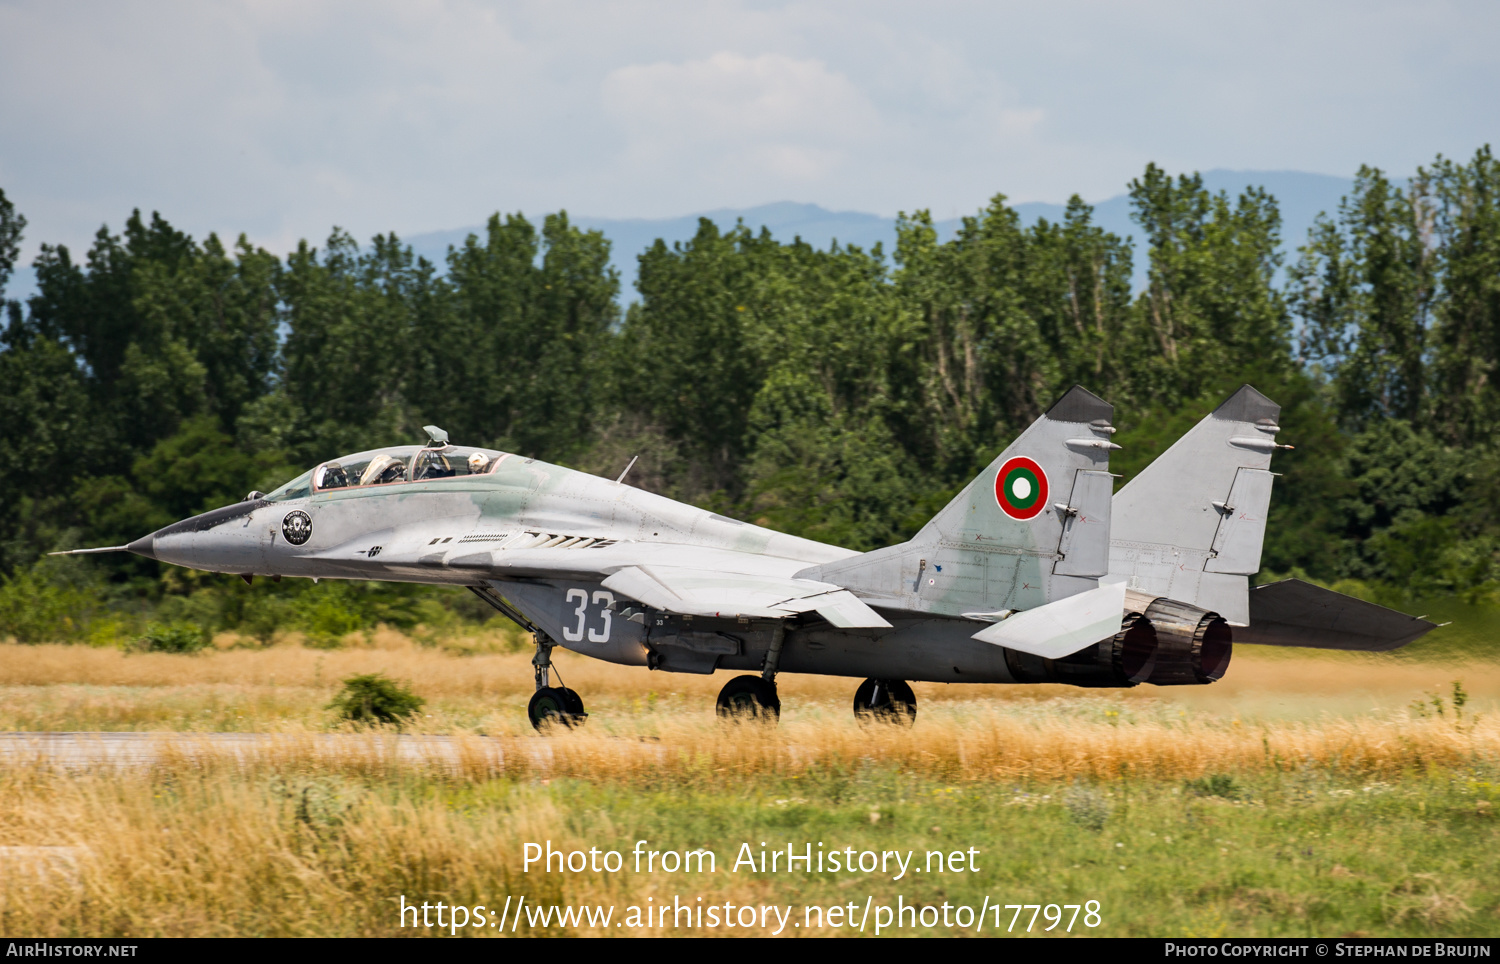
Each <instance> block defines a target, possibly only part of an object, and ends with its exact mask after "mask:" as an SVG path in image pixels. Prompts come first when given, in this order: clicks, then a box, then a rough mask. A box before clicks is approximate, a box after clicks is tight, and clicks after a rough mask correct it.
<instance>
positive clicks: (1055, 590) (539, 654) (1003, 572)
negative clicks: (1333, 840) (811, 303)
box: [73, 386, 1433, 729]
mask: <svg viewBox="0 0 1500 964" xmlns="http://www.w3.org/2000/svg"><path fill="white" fill-rule="evenodd" d="M1278 413H1279V409H1278V407H1277V406H1276V405H1275V404H1274V403H1272V402H1271V401H1270V400H1269V399H1266V398H1265V397H1264V396H1263V395H1261V394H1260V393H1259V392H1257V391H1255V389H1253V388H1250V387H1249V386H1246V387H1245V388H1242V389H1241V390H1240V391H1239V392H1237V393H1235V395H1234V396H1232V397H1231V398H1230V399H1229V400H1228V401H1226V402H1225V403H1224V404H1223V405H1221V406H1220V407H1219V408H1218V409H1217V410H1215V411H1214V412H1213V413H1212V414H1211V415H1209V416H1208V417H1207V418H1205V419H1204V420H1203V421H1202V422H1201V423H1199V425H1198V426H1196V427H1195V428H1194V429H1192V430H1191V431H1189V432H1188V433H1187V434H1186V435H1184V436H1183V438H1182V439H1180V440H1179V441H1178V442H1177V443H1176V444H1175V445H1173V446H1172V448H1171V449H1169V450H1168V451H1167V452H1166V453H1164V454H1163V455H1162V456H1161V457H1160V458H1158V459H1157V460H1156V461H1155V462H1154V463H1152V464H1151V465H1150V466H1149V467H1148V468H1147V469H1146V470H1144V471H1143V472H1142V473H1141V474H1140V475H1139V476H1138V477H1137V478H1135V479H1133V480H1131V481H1130V482H1129V484H1127V485H1126V486H1124V488H1123V489H1121V491H1120V492H1119V494H1118V495H1112V492H1113V488H1114V478H1115V477H1114V476H1113V475H1112V474H1111V473H1110V472H1109V455H1110V452H1111V451H1112V450H1115V449H1118V448H1119V446H1118V445H1117V444H1115V443H1114V442H1113V441H1111V436H1112V435H1113V434H1114V431H1115V430H1114V427H1113V426H1112V425H1111V419H1112V414H1113V409H1112V406H1110V405H1109V404H1108V403H1107V402H1105V401H1103V400H1102V399H1100V398H1098V397H1097V396H1095V395H1093V394H1092V393H1090V392H1088V391H1087V390H1085V389H1083V388H1081V387H1075V388H1073V389H1072V390H1070V391H1069V392H1068V393H1067V394H1065V395H1064V396H1063V397H1062V398H1061V399H1059V400H1058V401H1057V402H1056V404H1054V405H1053V406H1052V407H1051V408H1050V409H1049V410H1048V411H1047V412H1046V413H1045V414H1044V415H1042V416H1041V417H1040V418H1039V419H1037V421H1036V422H1034V423H1033V424H1032V425H1031V426H1030V427H1029V428H1028V429H1026V431H1025V432H1023V433H1022V434H1021V436H1020V437H1019V438H1017V439H1016V440H1015V441H1014V442H1013V443H1012V444H1011V445H1010V446H1009V447H1008V448H1006V449H1005V450H1004V451H1003V452H1002V453H1000V455H999V456H998V457H997V458H996V459H995V460H994V461H993V462H992V463H990V465H989V466H988V467H987V468H985V470H984V471H983V472H981V473H980V474H979V475H978V476H977V477H975V478H974V479H973V480H972V481H971V482H970V483H969V484H968V485H967V486H966V487H965V488H964V489H963V491H961V492H960V493H959V494H958V495H957V496H956V497H955V498H954V499H953V500H952V501H951V502H950V503H949V504H948V505H947V506H946V507H945V508H944V509H943V510H942V511H941V512H939V513H938V514H937V515H936V516H934V517H933V518H932V520H931V521H929V522H928V523H927V524H926V525H925V526H923V527H922V529H921V530H920V531H919V532H918V533H917V534H916V535H915V536H914V537H913V538H912V539H910V540H909V541H907V542H903V543H901V544H899V545H894V546H889V547H887V548H884V549H878V550H876V551H873V552H866V553H858V552H854V551H851V550H848V549H843V548H840V547H838V546H831V545H825V544H822V543H818V542H814V541H811V540H808V539H802V538H798V537H796V536H790V535H786V534H784V533H780V532H775V531H772V530H770V529H766V528H762V527H760V526H756V525H752V524H750V523H747V522H743V521H740V520H737V519H731V518H728V517H726V516H723V515H719V514H717V513H713V512H707V511H704V510H702V509H698V508H694V507H693V506H690V505H685V504H683V503H680V502H675V501H673V500H671V499H667V498H664V497H662V496H659V495H654V494H652V493H649V492H645V491H643V490H641V489H639V488H635V487H633V486H631V485H629V484H627V483H626V482H625V477H626V473H628V471H629V467H628V466H627V468H626V473H622V474H621V476H620V477H619V478H617V479H614V480H610V479H606V478H599V477H596V476H592V475H588V474H585V473H582V472H577V471H573V470H571V469H567V468H563V467H561V466H557V465H549V464H547V463H545V462H540V461H538V460H536V459H532V458H525V457H523V456H520V455H516V454H514V453H509V452H502V451H497V450H493V449H486V448H474V447H468V446H462V445H455V444H452V443H451V442H450V441H449V439H448V436H447V434H446V433H445V432H443V431H442V430H441V429H440V428H438V427H436V426H427V427H426V428H425V431H426V433H427V436H428V439H427V442H426V443H425V444H422V445H406V446H394V447H390V448H382V449H374V450H371V451H367V452H359V453H356V454H353V455H345V456H341V457H339V458H336V459H332V460H330V461H327V462H323V463H321V464H319V465H317V466H315V467H313V468H312V469H311V470H309V471H308V472H306V473H304V474H302V475H300V476H298V477H297V478H295V479H293V480H292V481H290V482H288V483H286V484H285V485H283V486H281V487H280V488H278V489H276V490H275V491H273V492H271V493H269V494H262V493H260V492H251V493H250V494H249V495H248V496H246V498H245V500H244V501H243V502H240V503H238V504H235V505H230V506H225V507H224V508H221V509H215V510H213V511H211V512H206V513H203V514H202V515H198V516H194V517H192V518H190V519H185V520H183V521H181V522H178V523H176V524H174V525H170V526H167V527H165V528H163V529H160V530H158V531H156V532H153V533H151V534H150V535H147V536H144V537H142V538H140V539H137V540H136V541H134V542H132V543H130V544H129V545H127V546H113V547H107V548H103V549H84V550H73V551H74V552H111V551H121V550H124V551H129V552H133V553H136V554H137V555H141V556H145V557H147V558H150V559H156V560H160V561H162V562H166V563H172V564H175V565H180V566H187V567H190V568H195V569H202V570H207V571H211V572H218V573H235V574H239V575H240V576H242V577H243V578H245V579H246V580H247V581H249V580H250V579H252V578H254V577H255V576H271V577H275V578H280V577H283V576H294V577H308V578H313V579H361V580H384V581H400V582H416V583H427V584H434V585H447V586H457V587H463V588H466V589H468V590H469V591H470V592H472V593H474V594H475V595H476V596H478V597H479V598H480V599H482V600H484V601H485V602H486V603H488V604H489V605H490V606H492V607H494V608H495V609H496V610H498V611H499V612H501V613H503V614H505V615H506V616H507V617H509V618H510V619H512V620H514V621H515V622H517V623H519V624H520V625H521V626H522V627H524V628H525V629H527V630H528V631H530V632H531V633H532V635H533V638H534V640H535V644H536V655H535V658H534V659H533V661H532V662H533V668H534V675H535V686H536V689H535V693H534V695H533V696H532V698H531V701H530V704H529V706H528V708H527V714H528V716H529V717H530V719H531V722H532V723H533V724H534V725H536V726H537V727H538V728H539V729H542V728H544V727H545V726H547V725H551V724H563V725H570V726H571V725H577V724H578V723H581V722H582V721H583V720H584V719H585V718H586V713H585V710H584V705H583V700H582V699H581V697H580V696H579V695H578V694H577V693H576V692H575V691H573V690H572V689H569V688H567V687H566V686H565V685H562V681H561V679H560V678H558V679H557V681H556V685H554V677H555V676H556V675H557V674H556V670H555V667H554V666H553V663H552V658H551V656H552V651H553V649H554V648H555V647H557V646H562V647H564V648H566V649H569V650H571V651H573V652H576V653H580V654H583V655H586V656H592V657H595V658H597V659H602V660H606V661H609V662H613V663H620V664H624V665H628V666H642V667H647V668H649V669H652V670H661V671H664V672H673V673H701V674H710V673H713V672H715V671H716V670H739V671H742V672H743V673H744V675H740V676H736V677H734V678H733V679H731V680H729V682H728V683H726V684H725V686H724V688H723V690H722V691H721V692H720V693H719V697H718V700H717V710H718V713H719V715H721V716H723V717H726V718H733V719H742V718H745V717H752V718H761V719H775V718H777V717H778V716H779V715H780V710H781V703H780V699H779V698H778V696H777V688H776V679H777V677H778V675H779V674H781V673H819V674H826V675H833V676H846V677H853V678H859V677H865V679H864V682H863V683H861V684H860V685H859V686H858V687H857V688H856V690H855V693H854V701H853V702H854V712H855V714H856V716H857V717H859V718H860V719H862V720H865V721H881V722H892V723H898V724H911V723H912V722H913V721H914V720H915V718H916V698H915V696H914V695H913V693H912V689H911V686H910V685H909V681H914V680H922V681H932V682H953V683H960V682H961V683H1038V682H1058V683H1072V684H1075V685H1079V686H1104V687H1124V686H1134V685H1137V684H1139V683H1143V682H1144V683H1151V684H1156V685H1180V684H1203V683H1210V682H1213V681H1214V680H1217V679H1219V678H1220V677H1222V676H1223V675H1224V672H1225V670H1226V669H1227V668H1228V665H1229V660H1230V655H1231V651H1232V643H1233V641H1234V640H1235V639H1239V640H1241V641H1249V642H1257V643H1268V644H1272V645H1290V646H1323V647H1331V648H1337V649H1367V650H1380V649H1391V648H1395V647H1396V646H1400V645H1403V644H1405V643H1406V642H1409V641H1411V640H1412V639H1415V638H1417V637H1418V636H1420V635H1421V634H1422V633H1424V632H1426V631H1427V630H1429V629H1432V628H1433V624H1432V623H1429V622H1426V621H1425V620H1421V619H1413V618H1412V617H1409V616H1405V615H1403V614H1401V613H1396V612H1394V611H1391V610H1388V609H1383V608H1381V607H1378V606H1373V605H1371V604H1369V603H1364V602H1361V601H1359V600H1355V599H1351V598H1350V597H1347V596H1341V595H1339V594H1337V593H1332V592H1329V591H1328V590H1324V589H1320V588H1318V587H1316V586H1312V585H1309V584H1306V583H1301V582H1297V581H1295V580H1288V581H1286V582H1281V583H1276V584H1273V585H1270V586H1263V587H1259V588H1257V589H1254V590H1251V589H1250V587H1249V584H1248V583H1249V576H1251V575H1253V574H1254V573H1255V572H1257V571H1258V570H1259V568H1260V552H1261V542H1262V539H1263V536H1264V532H1265V522H1266V515H1267V509H1268V507H1269V502H1270V492H1271V480H1272V473H1271V472H1270V470H1269V466H1270V460H1271V455H1272V454H1273V453H1274V451H1275V450H1276V449H1277V448H1286V447H1288V446H1279V445H1278V444H1277V443H1276V441H1275V435H1276V432H1277V431H1278V430H1279V426H1278V425H1277V424H1276V419H1277V415H1278Z"/></svg>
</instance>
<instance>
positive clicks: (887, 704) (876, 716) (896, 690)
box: [854, 679, 917, 726]
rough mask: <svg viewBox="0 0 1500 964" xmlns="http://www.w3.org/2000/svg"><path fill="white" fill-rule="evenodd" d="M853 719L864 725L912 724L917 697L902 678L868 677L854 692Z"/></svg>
mask: <svg viewBox="0 0 1500 964" xmlns="http://www.w3.org/2000/svg"><path fill="white" fill-rule="evenodd" d="M854 718H855V719H856V720H858V721H859V722H860V723H862V724H865V725H869V724H871V723H892V724H896V725H899V726H911V725H912V724H913V723H915V722H916V721H917V696H916V694H915V693H913V692H912V691H911V687H910V686H909V685H907V682H906V681H905V680H899V679H867V680H865V681H864V682H863V683H861V684H859V689H857V690H855V691H854Z"/></svg>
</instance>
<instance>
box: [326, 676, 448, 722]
mask: <svg viewBox="0 0 1500 964" xmlns="http://www.w3.org/2000/svg"><path fill="white" fill-rule="evenodd" d="M426 703H427V701H426V700H424V699H422V697H420V696H418V695H416V694H415V693H413V692H412V691H411V690H410V689H408V688H406V687H405V686H403V685H401V684H400V683H398V682H396V681H395V680H393V679H391V678H389V677H387V676H386V675H385V674H383V673H368V674H365V675H363V676H351V677H349V678H348V679H346V680H344V690H343V692H341V693H340V694H339V695H338V696H337V697H335V698H334V701H333V702H332V703H329V704H328V706H327V709H330V710H337V711H338V715H339V718H340V719H343V720H348V721H350V722H352V723H361V724H372V725H373V724H378V723H396V724H400V723H401V721H402V720H405V719H406V718H407V717H409V716H411V715H412V714H413V713H415V712H417V711H418V710H420V709H421V708H422V707H423V706H424V705H426Z"/></svg>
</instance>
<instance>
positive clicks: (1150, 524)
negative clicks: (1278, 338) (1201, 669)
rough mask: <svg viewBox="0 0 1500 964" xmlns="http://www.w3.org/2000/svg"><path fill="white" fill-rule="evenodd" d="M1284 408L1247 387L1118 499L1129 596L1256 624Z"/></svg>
mask: <svg viewBox="0 0 1500 964" xmlns="http://www.w3.org/2000/svg"><path fill="white" fill-rule="evenodd" d="M1280 414H1281V406H1279V405H1277V404H1276V403H1275V402H1273V401H1271V400H1270V399H1269V398H1267V397H1266V396H1264V395H1262V394H1261V393H1260V392H1258V391H1256V390H1255V389H1254V388H1252V387H1251V386H1249V385H1245V386H1243V387H1241V388H1240V390H1239V391H1237V392H1235V393H1234V394H1233V395H1231V396H1229V398H1228V399H1226V400H1225V401H1224V403H1223V404H1222V405H1220V406H1219V407H1218V408H1216V409H1214V410H1213V412H1212V413H1211V414H1209V415H1208V417H1206V418H1204V419H1203V421H1201V422H1199V423H1198V424H1197V425H1195V426H1193V428H1192V429H1191V430H1189V431H1188V432H1187V434H1185V435H1183V436H1182V438H1180V439H1178V440H1177V441H1176V443H1174V444H1173V445H1172V447H1171V448H1169V449H1167V451H1165V452H1163V453H1162V454H1161V455H1160V456H1159V457H1158V458H1157V459H1156V461H1154V462H1152V463H1151V464H1150V465H1148V466H1146V468H1145V469H1144V470H1143V471H1142V472H1141V473H1140V474H1139V475H1137V476H1136V477H1135V478H1133V479H1131V480H1130V482H1129V483H1127V484H1126V485H1125V487H1124V488H1122V489H1121V490H1120V491H1119V493H1118V494H1117V495H1116V496H1115V497H1114V517H1113V534H1112V537H1111V547H1110V563H1109V571H1110V574H1111V575H1113V576H1120V577H1123V578H1125V579H1126V580H1127V582H1128V585H1129V586H1130V588H1131V589H1133V590H1135V591H1137V592H1141V593H1145V594H1147V595H1151V596H1167V597H1170V598H1172V599H1174V600H1177V601H1179V602H1183V603H1188V604H1191V605H1194V606H1198V607H1200V608H1202V609H1205V610H1209V611H1211V612H1216V613H1219V614H1220V615H1221V616H1223V617H1224V618H1225V619H1226V620H1228V622H1229V623H1230V624H1231V625H1235V626H1244V625H1246V624H1247V623H1248V622H1249V619H1250V610H1249V598H1248V593H1249V581H1248V577H1249V576H1251V575H1253V574H1255V573H1256V572H1258V571H1259V570H1260V554H1261V545H1262V543H1263V542H1264V540H1265V534H1266V515H1267V511H1268V509H1269V508H1270V504H1271V481H1272V478H1273V474H1272V472H1271V471H1270V468H1271V455H1272V453H1273V452H1275V450H1276V449H1278V448H1290V446H1286V445H1277V444H1276V433H1277V431H1279V430H1280V428H1281V426H1279V425H1278V424H1277V418H1278V417H1279V416H1280Z"/></svg>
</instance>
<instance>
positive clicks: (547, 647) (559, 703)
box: [526, 632, 589, 730]
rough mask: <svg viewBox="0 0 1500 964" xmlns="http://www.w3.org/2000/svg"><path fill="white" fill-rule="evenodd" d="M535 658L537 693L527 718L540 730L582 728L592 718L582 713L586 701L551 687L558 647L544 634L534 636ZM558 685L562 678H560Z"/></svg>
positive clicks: (565, 690) (571, 692) (533, 695)
mask: <svg viewBox="0 0 1500 964" xmlns="http://www.w3.org/2000/svg"><path fill="white" fill-rule="evenodd" d="M535 639H536V655H535V656H534V657H532V659H531V665H532V666H533V667H535V669H536V692H535V693H533V694H532V695H531V702H530V703H527V704H526V716H527V717H528V718H529V719H530V720H531V725H532V726H534V727H536V728H537V729H538V730H542V729H543V727H545V726H547V725H548V724H551V725H554V726H566V727H570V728H571V727H575V726H582V725H583V723H584V721H585V720H587V719H588V718H589V715H588V714H587V713H585V712H584V711H583V698H582V697H581V696H579V695H578V694H577V693H575V692H574V691H573V690H570V689H568V688H567V687H566V686H552V685H550V684H551V681H552V680H551V677H552V674H553V673H556V672H557V670H556V669H554V668H553V666H552V647H554V646H556V645H557V644H556V643H554V642H553V641H552V638H551V637H550V636H548V635H546V634H545V633H541V632H538V633H536V634H535ZM557 681H558V682H559V683H561V682H562V677H561V676H559V677H558V678H557Z"/></svg>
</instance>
